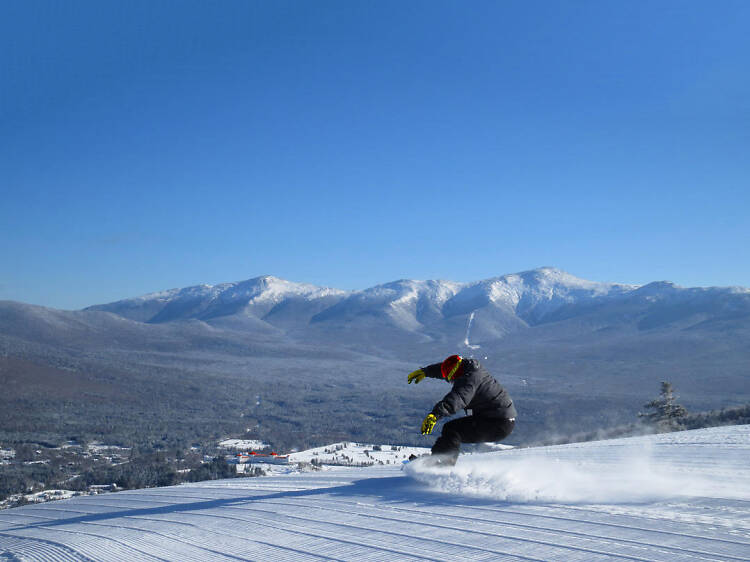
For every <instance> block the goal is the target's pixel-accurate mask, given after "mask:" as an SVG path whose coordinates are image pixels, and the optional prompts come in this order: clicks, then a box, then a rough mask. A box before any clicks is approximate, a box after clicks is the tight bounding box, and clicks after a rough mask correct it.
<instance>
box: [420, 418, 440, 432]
mask: <svg viewBox="0 0 750 562" xmlns="http://www.w3.org/2000/svg"><path fill="white" fill-rule="evenodd" d="M436 423H437V417H435V414H427V417H426V418H425V419H424V421H423V422H422V435H429V434H430V433H432V429H433V428H434V427H435V424H436Z"/></svg>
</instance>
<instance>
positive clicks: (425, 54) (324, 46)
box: [0, 0, 750, 308]
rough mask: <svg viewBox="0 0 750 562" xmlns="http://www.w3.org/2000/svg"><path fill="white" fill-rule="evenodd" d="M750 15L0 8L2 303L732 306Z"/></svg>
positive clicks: (701, 9)
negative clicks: (541, 300) (301, 292)
mask: <svg viewBox="0 0 750 562" xmlns="http://www.w3.org/2000/svg"><path fill="white" fill-rule="evenodd" d="M749 28H750V3H748V2H744V1H731V0H724V1H722V2H718V3H713V2H690V1H679V2H668V1H659V2H607V1H591V2H589V1H569V2H553V1H546V2H533V1H532V2H511V1H504V2H499V1H498V2H473V3H466V2H459V1H456V2H435V1H430V2H408V3H407V2H351V1H342V2H325V1H321V2H302V1H300V2H265V3H262V2H245V1H243V2H203V3H192V4H191V3H189V2H134V3H117V2H91V3H87V2H51V1H48V2H34V3H30V2H15V1H8V2H3V3H2V5H0V76H2V78H1V79H0V81H1V83H2V85H1V86H0V299H10V300H20V301H24V302H30V303H34V304H42V305H46V306H54V307H59V308H79V307H83V306H86V305H90V304H95V303H101V302H108V301H111V300H115V299H119V298H124V297H128V296H134V295H138V294H142V293H145V292H151V291H156V290H162V289H167V288H172V287H183V286H187V285H193V284H198V283H220V282H226V281H236V280H240V279H247V278H250V277H255V276H258V275H264V274H271V275H276V276H279V277H283V278H287V279H290V280H294V281H304V282H310V283H315V284H320V285H327V286H334V287H339V288H344V289H359V288H365V287H368V286H372V285H375V284H378V283H383V282H388V281H392V280H395V279H399V278H416V279H432V278H440V279H452V280H456V281H468V280H475V279H483V278H487V277H493V276H497V275H501V274H504V273H511V272H515V271H521V270H525V269H531V268H534V267H538V266H543V265H552V266H556V267H559V268H561V269H564V270H566V271H569V272H570V273H573V274H575V275H578V276H580V277H584V278H587V279H592V280H598V281H620V282H629V283H645V282H649V281H653V280H662V279H668V280H672V281H674V282H676V283H678V284H681V285H685V286H693V285H745V286H750V260H748V248H749V247H750V226H749V225H748V223H749V222H750V221H748V220H747V219H748V215H749V214H750V213H749V211H750V182H749V180H750V34H748V33H747V29H749Z"/></svg>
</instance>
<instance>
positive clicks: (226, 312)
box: [86, 275, 347, 323]
mask: <svg viewBox="0 0 750 562" xmlns="http://www.w3.org/2000/svg"><path fill="white" fill-rule="evenodd" d="M346 294H347V292H346V291H341V290H338V289H329V288H325V287H317V286H315V285H310V284H306V283H294V282H291V281H286V280H284V279H279V278H277V277H273V276H270V275H266V276H263V277H256V278H254V279H248V280H247V281H239V282H236V283H222V284H219V285H195V286H192V287H186V288H184V289H171V290H168V291H161V292H157V293H150V294H147V295H142V296H139V297H134V298H128V299H124V300H120V301H116V302H113V303H110V304H104V305H96V306H92V307H89V308H87V309H86V310H102V311H107V312H113V313H115V314H117V315H119V316H124V317H126V318H130V319H131V320H138V321H141V322H149V323H162V322H169V321H173V320H185V319H188V318H196V319H201V320H210V319H215V318H221V317H224V316H231V315H234V314H241V315H244V316H254V317H257V318H262V317H264V316H266V315H268V314H269V313H270V312H271V311H272V310H273V309H274V308H276V307H278V306H280V305H282V304H283V303H286V302H292V301H297V302H300V303H315V302H320V303H323V304H326V303H329V302H330V301H331V300H338V299H340V298H343V297H344V296H346Z"/></svg>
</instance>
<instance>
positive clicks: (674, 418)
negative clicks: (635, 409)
mask: <svg viewBox="0 0 750 562" xmlns="http://www.w3.org/2000/svg"><path fill="white" fill-rule="evenodd" d="M643 407H644V408H646V409H647V410H651V411H650V412H646V413H643V412H639V413H638V417H639V418H642V419H644V420H645V421H646V422H648V423H652V424H654V425H655V426H656V427H657V428H658V429H659V430H661V431H677V430H680V429H684V427H683V424H682V422H683V421H684V418H685V417H686V416H687V415H688V411H687V409H686V408H685V407H684V406H683V405H681V404H677V403H675V395H674V388H673V387H672V383H670V382H667V381H662V383H661V392H660V395H659V398H657V399H656V400H651V401H650V402H648V403H646V404H644V405H643Z"/></svg>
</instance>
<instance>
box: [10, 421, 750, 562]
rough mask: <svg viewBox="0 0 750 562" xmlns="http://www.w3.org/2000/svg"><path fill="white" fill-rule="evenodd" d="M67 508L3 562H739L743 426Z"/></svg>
mask: <svg viewBox="0 0 750 562" xmlns="http://www.w3.org/2000/svg"><path fill="white" fill-rule="evenodd" d="M403 468H404V470H402V467H400V466H395V465H376V466H372V467H367V468H348V467H331V468H328V469H326V470H323V471H320V472H306V473H299V472H289V473H287V474H278V475H274V476H270V477H261V478H245V479H234V480H222V481H213V482H202V483H197V484H190V485H182V486H176V487H171V488H157V489H150V490H134V491H126V492H119V493H116V494H106V495H101V496H91V497H82V498H73V499H70V500H63V501H59V502H54V503H47V504H42V505H34V506H26V507H22V508H16V509H11V510H7V511H4V512H0V559H2V558H7V559H10V560H49V561H57V560H88V559H91V560H118V561H119V560H200V561H203V560H230V559H231V560H321V559H332V560H357V561H364V560H500V559H501V560H544V561H549V560H565V561H570V560H580V561H583V560H585V561H589V560H612V559H620V560H664V561H675V560H686V561H703V560H748V559H750V426H734V427H724V428H714V429H705V430H698V431H690V432H681V433H672V434H666V435H658V436H649V437H639V438H631V439H619V440H611V441H600V442H594V443H583V444H574V445H563V446H556V447H544V448H536V449H510V450H504V451H498V452H491V453H483V454H474V455H470V456H465V457H462V458H461V459H460V460H459V462H458V464H457V465H456V467H455V468H454V469H453V470H451V471H443V472H440V471H435V470H433V471H429V470H426V469H423V468H422V469H420V467H419V466H418V463H413V464H409V465H406V466H405V467H403Z"/></svg>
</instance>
